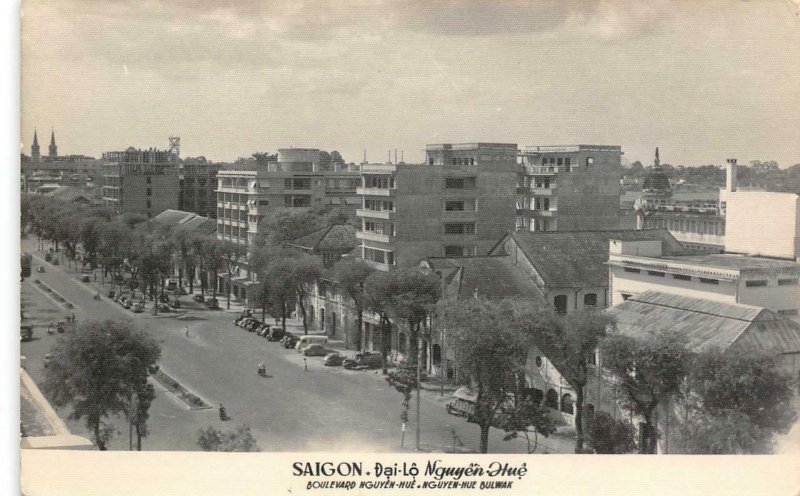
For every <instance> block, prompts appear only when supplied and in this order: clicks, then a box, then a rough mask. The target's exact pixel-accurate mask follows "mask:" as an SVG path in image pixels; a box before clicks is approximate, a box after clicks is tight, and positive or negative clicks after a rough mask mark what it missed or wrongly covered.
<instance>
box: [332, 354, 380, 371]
mask: <svg viewBox="0 0 800 496" xmlns="http://www.w3.org/2000/svg"><path fill="white" fill-rule="evenodd" d="M382 363H383V362H382V361H381V354H380V353H375V352H370V351H364V352H362V353H356V356H354V357H353V358H345V359H344V361H343V362H342V366H343V367H344V368H346V369H377V368H380V367H381V365H382Z"/></svg>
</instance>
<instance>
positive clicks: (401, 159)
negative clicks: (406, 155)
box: [400, 150, 406, 164]
mask: <svg viewBox="0 0 800 496" xmlns="http://www.w3.org/2000/svg"><path fill="white" fill-rule="evenodd" d="M400 163H401V164H404V163H406V161H405V159H403V150H400Z"/></svg>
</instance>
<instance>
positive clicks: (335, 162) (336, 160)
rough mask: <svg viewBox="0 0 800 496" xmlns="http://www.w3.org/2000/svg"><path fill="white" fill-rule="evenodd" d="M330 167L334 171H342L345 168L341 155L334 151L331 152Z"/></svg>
mask: <svg viewBox="0 0 800 496" xmlns="http://www.w3.org/2000/svg"><path fill="white" fill-rule="evenodd" d="M331 165H332V166H333V169H334V170H342V169H343V168H344V166H345V162H344V159H343V158H342V155H341V154H340V153H339V152H337V151H336V150H334V151H332V152H331Z"/></svg>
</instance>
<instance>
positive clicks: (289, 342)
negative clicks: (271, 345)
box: [281, 332, 300, 349]
mask: <svg viewBox="0 0 800 496" xmlns="http://www.w3.org/2000/svg"><path fill="white" fill-rule="evenodd" d="M299 339H300V338H298V337H297V336H295V335H294V334H290V333H288V332H287V333H286V336H284V337H283V339H281V344H282V345H283V347H284V348H289V349H294V346H295V345H296V344H297V341H298V340H299Z"/></svg>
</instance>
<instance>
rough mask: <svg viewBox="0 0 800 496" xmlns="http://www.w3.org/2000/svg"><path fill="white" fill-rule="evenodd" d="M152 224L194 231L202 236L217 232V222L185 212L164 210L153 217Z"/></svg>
mask: <svg viewBox="0 0 800 496" xmlns="http://www.w3.org/2000/svg"><path fill="white" fill-rule="evenodd" d="M152 222H155V223H157V224H161V225H164V226H168V227H169V228H170V229H175V230H178V231H193V232H199V233H201V234H213V233H215V232H217V221H216V220H214V219H211V218H209V217H203V216H202V215H197V214H196V213H194V212H184V211H183V210H164V211H163V212H161V213H160V214H158V215H156V216H155V217H153V219H152Z"/></svg>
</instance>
